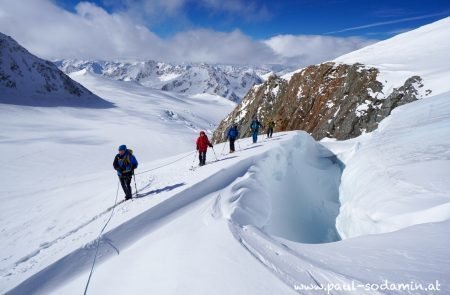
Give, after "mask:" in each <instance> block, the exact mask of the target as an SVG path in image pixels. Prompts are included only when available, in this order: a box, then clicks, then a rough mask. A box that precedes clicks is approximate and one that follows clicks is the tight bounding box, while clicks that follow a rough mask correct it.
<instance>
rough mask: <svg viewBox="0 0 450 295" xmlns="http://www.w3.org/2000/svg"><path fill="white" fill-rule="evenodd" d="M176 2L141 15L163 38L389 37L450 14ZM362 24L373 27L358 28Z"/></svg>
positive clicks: (401, 5)
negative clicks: (201, 32)
mask: <svg viewBox="0 0 450 295" xmlns="http://www.w3.org/2000/svg"><path fill="white" fill-rule="evenodd" d="M228 1H230V0H228ZM57 2H58V4H59V5H61V6H62V7H64V8H66V9H68V10H73V9H74V7H75V6H76V4H78V2H79V1H78V0H57ZM90 2H93V3H96V4H97V5H98V6H100V7H103V8H104V9H105V10H106V11H108V12H111V13H112V12H120V11H126V10H127V9H129V8H130V7H133V5H136V6H138V5H139V2H140V3H144V2H146V1H139V0H134V1H127V0H119V1H113V0H95V1H90ZM148 2H154V3H157V2H159V1H158V0H150V1H148ZM169 2H170V0H169ZM173 2H177V3H179V6H177V7H176V9H175V8H174V9H173V10H176V11H168V10H167V9H161V10H160V11H156V13H157V14H159V15H158V17H155V15H154V13H145V12H143V13H142V15H141V17H142V21H143V22H144V23H145V24H146V25H147V26H148V27H149V28H150V29H151V30H152V31H153V32H155V33H157V34H158V35H159V36H161V37H167V36H171V35H173V34H175V33H177V32H179V31H183V30H189V29H196V28H207V29H212V30H216V31H231V30H234V29H239V30H241V31H242V32H244V33H245V34H247V35H249V36H251V37H252V38H255V39H267V38H270V37H273V36H276V35H280V34H293V35H299V34H313V35H324V34H327V35H331V36H342V37H346V36H365V37H370V38H376V39H386V38H390V37H392V36H393V35H395V34H398V33H399V32H403V31H407V30H410V29H413V28H417V27H420V26H422V25H424V24H427V23H430V22H433V21H436V20H438V19H441V18H443V17H445V16H448V15H449V13H450V1H449V0H428V1H423V0H422V1H418V0H397V1H389V0H378V1H364V0H359V1H358V0H348V1H346V0H328V1H314V0H285V1H276V0H275V1H273V0H272V1H267V0H258V1H242V2H241V1H232V2H235V3H243V6H244V7H246V8H245V9H240V8H241V7H240V6H239V5H236V8H235V9H233V8H227V7H226V5H218V4H217V3H219V2H227V1H225V0H224V1H214V0H213V1H209V2H210V3H209V4H208V3H204V2H202V1H172V3H173ZM205 2H208V1H205ZM174 6H175V5H174ZM155 8H156V9H155V10H157V8H158V5H155ZM161 14H162V15H161ZM164 14H167V15H164ZM361 26H368V27H365V28H359V29H358V28H357V27H361ZM346 29H347V30H346Z"/></svg>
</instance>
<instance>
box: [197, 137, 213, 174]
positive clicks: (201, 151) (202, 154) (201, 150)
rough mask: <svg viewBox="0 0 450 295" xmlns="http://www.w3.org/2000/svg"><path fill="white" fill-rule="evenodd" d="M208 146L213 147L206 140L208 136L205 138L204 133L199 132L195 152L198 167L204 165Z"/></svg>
mask: <svg viewBox="0 0 450 295" xmlns="http://www.w3.org/2000/svg"><path fill="white" fill-rule="evenodd" d="M208 146H209V147H213V145H212V144H211V142H210V141H209V139H208V136H206V133H205V131H200V136H199V137H198V138H197V151H198V157H199V160H200V163H199V165H200V166H203V165H205V164H206V151H207V149H208Z"/></svg>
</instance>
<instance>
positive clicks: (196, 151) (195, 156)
mask: <svg viewBox="0 0 450 295" xmlns="http://www.w3.org/2000/svg"><path fill="white" fill-rule="evenodd" d="M197 153H198V150H195V155H194V160H192V165H191V167H192V168H194V162H195V158H197Z"/></svg>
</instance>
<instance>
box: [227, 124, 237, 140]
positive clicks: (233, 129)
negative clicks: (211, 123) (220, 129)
mask: <svg viewBox="0 0 450 295" xmlns="http://www.w3.org/2000/svg"><path fill="white" fill-rule="evenodd" d="M238 134H239V132H238V130H237V128H236V127H231V128H230V131H228V136H229V137H231V138H236V137H237V136H238Z"/></svg>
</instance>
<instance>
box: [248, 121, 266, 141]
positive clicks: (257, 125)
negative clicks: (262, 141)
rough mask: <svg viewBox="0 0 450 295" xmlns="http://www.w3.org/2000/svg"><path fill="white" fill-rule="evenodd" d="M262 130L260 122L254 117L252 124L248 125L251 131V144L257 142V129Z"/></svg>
mask: <svg viewBox="0 0 450 295" xmlns="http://www.w3.org/2000/svg"><path fill="white" fill-rule="evenodd" d="M260 127H261V128H264V126H263V125H262V124H261V122H259V121H258V118H256V117H254V118H253V120H252V123H251V124H250V129H251V130H252V137H253V143H256V142H257V141H258V133H259V128H260Z"/></svg>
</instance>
